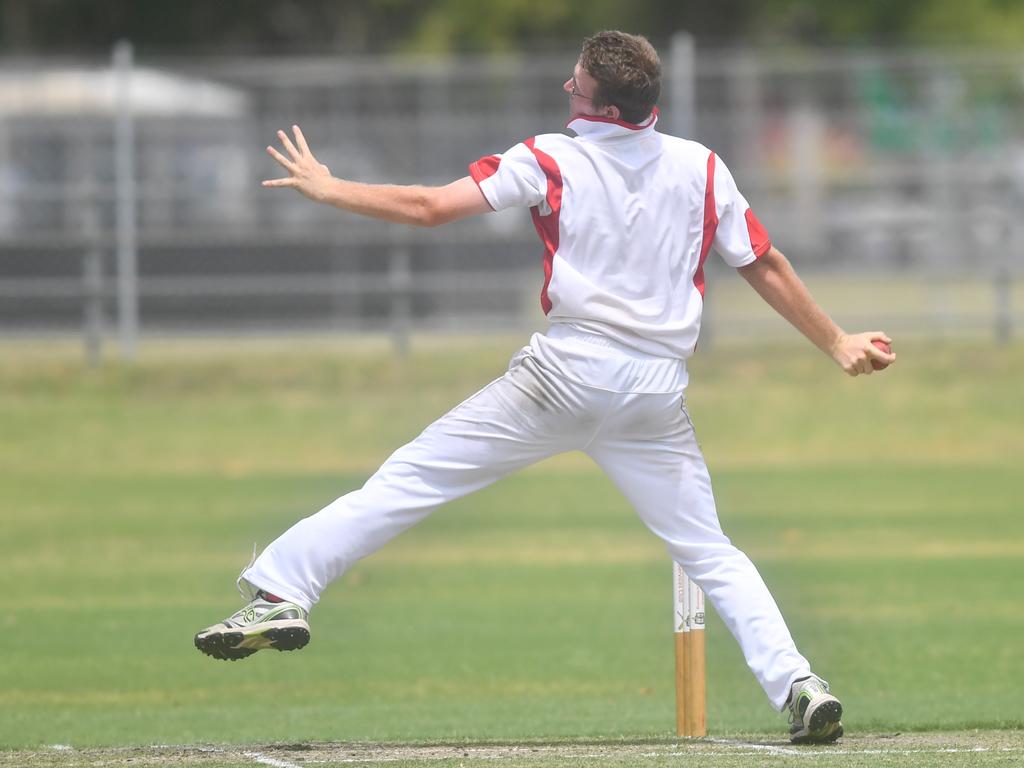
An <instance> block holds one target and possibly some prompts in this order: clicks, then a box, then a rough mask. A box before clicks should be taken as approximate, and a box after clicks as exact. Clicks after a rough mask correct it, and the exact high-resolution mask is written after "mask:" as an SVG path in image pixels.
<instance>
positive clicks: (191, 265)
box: [0, 36, 1024, 355]
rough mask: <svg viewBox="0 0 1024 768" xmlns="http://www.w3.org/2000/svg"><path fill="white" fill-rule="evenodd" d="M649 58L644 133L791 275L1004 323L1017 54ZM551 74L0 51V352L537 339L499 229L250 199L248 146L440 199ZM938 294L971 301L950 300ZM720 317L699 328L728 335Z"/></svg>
mask: <svg viewBox="0 0 1024 768" xmlns="http://www.w3.org/2000/svg"><path fill="white" fill-rule="evenodd" d="M660 49H661V50H662V52H663V55H664V66H665V76H666V92H665V94H664V97H663V100H662V109H661V122H660V127H662V128H663V129H664V130H666V131H667V132H670V133H682V134H685V135H692V136H693V137H695V138H697V139H698V140H701V141H703V142H704V143H706V144H708V145H709V146H712V147H713V148H714V149H715V150H716V152H718V153H719V155H720V156H722V157H724V158H725V159H726V161H727V162H728V163H729V165H730V167H731V168H732V170H733V172H734V175H735V176H736V177H737V179H738V180H739V183H740V186H741V188H742V189H743V190H744V192H745V194H746V196H747V198H748V200H750V202H751V204H752V205H753V207H754V208H755V210H757V211H758V214H759V217H760V218H761V219H762V220H763V221H765V223H766V224H767V226H768V229H769V231H770V232H771V234H772V236H773V240H774V241H775V242H776V243H777V244H778V245H779V246H780V247H781V248H782V249H783V250H784V251H786V252H787V254H788V255H790V257H791V258H792V259H793V260H794V261H795V262H796V263H797V264H798V267H799V269H800V270H801V273H802V274H804V275H810V276H815V275H819V274H820V275H822V276H824V277H827V276H829V275H841V276H842V277H841V278H840V279H842V280H847V281H850V280H857V279H859V278H862V277H865V276H867V277H871V276H875V277H878V278H882V279H883V282H889V283H892V284H903V285H906V286H907V292H908V294H913V293H914V286H915V280H918V281H921V282H923V283H924V284H926V285H932V288H928V289H927V290H931V291H932V296H931V298H928V299H925V300H923V301H921V300H917V298H914V297H913V296H912V297H911V298H912V299H913V300H912V301H910V302H909V303H908V302H907V301H906V300H905V299H906V297H904V298H900V297H896V296H893V297H892V298H891V301H890V303H889V304H884V305H882V304H878V303H877V302H876V303H875V305H873V306H872V308H871V312H872V316H873V317H877V318H878V321H879V323H885V322H887V321H890V320H891V321H895V322H897V323H899V324H906V325H907V327H915V328H920V329H927V328H929V327H931V328H937V329H948V328H956V327H963V328H973V329H976V330H975V332H982V331H983V329H984V332H988V331H989V330H993V332H994V333H995V335H996V336H997V338H1000V339H1006V338H1009V337H1010V336H1011V335H1012V333H1013V331H1014V329H1015V328H1018V327H1020V325H1021V319H1020V317H1019V313H1020V310H1019V307H1020V306H1021V305H1022V303H1024V302H1022V301H1021V299H1020V291H1019V285H1020V281H1021V279H1022V276H1024V265H1022V259H1021V245H1020V244H1021V243H1024V232H1022V229H1021V228H1022V224H1021V217H1020V215H1019V212H1020V210H1021V209H1022V207H1024V81H1022V80H1021V79H1020V76H1019V75H1020V72H1021V71H1022V70H1024V57H1022V56H1020V55H1002V54H996V53H991V52H975V53H969V52H968V53H960V54H949V53H942V52H929V51H902V52H901V51H889V52H865V51H850V52H843V51H828V52H816V51H800V52H772V51H764V52H751V51H735V50H723V51H718V50H698V51H695V49H694V47H693V43H692V40H690V39H688V38H687V37H686V36H678V37H676V38H675V39H674V40H673V41H671V43H670V44H666V45H661V46H660ZM575 57H576V52H575V50H573V49H572V48H571V47H567V48H566V49H565V50H561V51H552V52H550V53H544V54H535V55H529V56H520V57H504V58H496V57H475V58H470V57H465V58H449V59H412V58H405V59H403V58H376V57H356V58H309V59H253V58H234V59H219V60H216V59H207V60H185V59H176V58H161V59H154V60H142V61H133V60H132V57H131V55H130V52H128V51H127V50H126V49H120V50H119V52H118V53H117V55H116V59H117V60H116V62H114V61H113V60H111V61H110V62H97V61H75V60H70V59H65V60H62V61H59V62H31V61H25V60H17V61H15V60H9V59H8V60H5V59H2V58H0V335H3V334H18V335H24V334H26V333H30V332H31V331H32V329H33V328H36V329H43V328H46V329H53V328H55V327H58V328H61V327H62V328H65V329H66V330H67V331H69V332H77V331H78V330H80V329H83V328H84V329H85V330H86V335H89V334H92V335H94V336H95V335H96V334H105V333H106V332H107V330H108V329H109V328H110V327H118V328H119V329H120V336H121V341H122V349H123V350H124V352H125V354H126V355H130V354H131V349H132V345H133V344H134V339H133V337H134V335H135V333H136V332H137V330H136V327H135V319H134V317H133V313H134V312H135V311H136V310H135V309H134V307H137V311H138V322H139V324H140V326H141V328H142V329H144V330H157V329H162V330H173V329H174V328H176V327H184V326H186V325H187V326H188V327H195V326H197V325H198V326H200V327H204V328H206V329H207V330H209V331H211V332H216V331H217V330H218V329H223V328H229V327H230V328H236V327H238V326H239V324H244V323H245V322H250V321H251V322H253V323H254V324H255V325H258V326H260V327H265V326H266V325H267V324H271V323H274V322H280V323H282V324H285V325H289V326H295V325H297V324H298V325H302V324H305V325H307V326H309V327H311V328H315V327H318V326H324V327H332V328H335V327H338V325H339V323H341V324H348V325H350V326H351V327H353V328H359V327H365V326H366V325H367V324H374V323H379V322H382V321H383V322H386V323H387V322H390V323H392V325H393V326H394V327H395V328H398V329H405V328H408V327H412V326H416V327H418V326H424V327H426V326H438V325H445V326H453V325H454V326H458V325H459V324H460V323H462V324H464V325H467V326H470V325H472V326H474V327H475V326H477V325H479V318H481V317H482V316H484V315H485V314H486V313H488V312H489V313H490V316H491V317H492V319H493V321H494V323H495V324H496V325H498V326H504V327H513V326H517V327H519V326H533V325H536V324H537V323H538V321H539V320H540V319H541V318H540V315H539V309H538V308H537V302H536V292H537V290H539V285H540V279H541V278H540V274H539V269H538V262H539V246H538V244H537V243H536V240H535V236H534V235H533V229H532V226H531V224H530V222H529V218H528V216H527V215H526V214H525V213H523V212H513V213H509V212H506V213H502V214H494V215H491V216H485V217H479V218H478V219H475V220H471V221H468V222H460V223H458V224H456V225H452V226H450V227H446V228H443V229H442V230H439V231H436V232H435V231H429V232H412V231H407V230H404V229H402V228H398V227H395V226H392V225H385V224H380V223H378V222H366V221H361V220H358V219H356V218H355V217H351V216H347V215H344V214H340V213H339V212H337V211H334V210H332V209H328V208H326V207H322V206H315V205H312V204H310V203H308V202H307V201H304V200H302V199H300V198H299V197H298V196H294V195H287V194H281V193H279V192H278V193H274V192H270V191H267V190H262V189H261V188H260V187H259V180H260V179H261V178H263V177H264V176H266V175H268V174H271V173H275V167H274V166H273V163H272V162H271V161H270V160H269V159H268V158H266V157H265V156H264V154H263V152H262V148H263V147H264V146H265V145H266V143H267V142H268V141H269V140H271V139H272V137H273V133H274V130H275V129H276V128H278V127H280V126H285V125H289V124H291V123H292V122H300V123H301V124H302V125H303V126H304V128H305V131H306V134H307V136H309V137H310V138H311V141H313V142H314V148H315V149H316V150H317V151H318V154H319V156H320V157H321V159H322V160H323V161H324V162H325V163H327V164H328V165H329V166H330V167H331V168H332V169H334V171H335V172H336V173H338V174H340V175H345V176H347V177H349V178H355V179H360V180H371V181H394V182H421V183H442V182H447V181H450V180H451V179H452V178H455V177H457V176H459V175H462V174H463V173H465V166H466V164H467V163H468V162H471V161H473V160H475V159H476V158H477V157H479V156H481V155H484V154H490V153H493V152H496V151H502V150H503V149H504V148H505V147H507V146H509V145H511V144H512V143H514V142H515V141H518V140H521V139H523V138H525V137H527V136H529V135H532V134H533V133H537V132H543V131H551V130H559V129H560V128H561V126H562V125H563V124H564V120H565V109H566V105H565V96H564V94H563V93H562V92H561V89H560V86H561V83H562V82H563V81H564V78H565V76H566V74H567V73H568V72H569V71H570V70H571V67H572V64H573V63H574V61H575ZM136 270H137V276H134V272H135V271H136ZM936 276H938V277H936ZM950 276H953V277H952V278H950ZM929 281H932V282H929ZM936 281H938V282H939V283H941V282H943V281H948V282H950V284H952V285H956V284H959V285H965V284H972V285H984V286H986V287H985V288H984V290H981V291H980V292H978V295H977V296H976V297H975V299H974V300H973V301H974V304H972V306H971V307H970V308H969V309H960V308H958V307H957V304H956V302H951V301H949V300H948V297H949V295H950V293H949V291H947V290H946V288H944V287H937V283H936ZM943 284H944V283H943ZM218 300H219V301H220V304H219V305H218V304H217V302H218ZM979 302H980V303H979ZM840 303H841V302H840ZM933 305H934V306H933ZM198 306H201V307H202V311H201V312H197V311H196V307H198ZM726 306H731V305H729V304H728V302H726ZM936 306H937V307H939V310H936V309H935V308H934V307H936ZM76 308H77V311H76ZM721 310H722V307H721V306H719V307H716V308H714V311H712V310H709V312H708V323H709V325H711V324H714V326H715V329H716V330H714V333H715V334H716V335H718V336H726V335H728V334H730V333H747V332H749V331H747V330H744V327H745V326H744V323H743V322H732V320H731V319H730V317H728V316H726V315H725V314H724V313H723V311H721ZM836 311H837V312H838V313H840V314H841V313H842V312H844V311H845V310H844V309H843V308H842V307H839V308H838V309H837V310H836ZM737 312H739V314H738V315H736V317H742V311H741V310H739V309H737ZM114 318H117V319H118V321H119V322H118V323H117V324H114V323H112V322H111V321H112V320H113V319H114ZM467 318H471V319H468V320H466V319H467ZM937 318H940V319H937ZM957 318H960V320H958V319H957ZM774 327H775V326H774V325H773V324H771V323H769V324H767V325H765V326H764V328H774ZM401 333H405V331H404V330H402V331H401ZM402 343H404V342H402ZM90 344H91V345H93V346H95V345H96V344H98V341H97V340H96V339H95V338H94V339H92V340H91V341H90Z"/></svg>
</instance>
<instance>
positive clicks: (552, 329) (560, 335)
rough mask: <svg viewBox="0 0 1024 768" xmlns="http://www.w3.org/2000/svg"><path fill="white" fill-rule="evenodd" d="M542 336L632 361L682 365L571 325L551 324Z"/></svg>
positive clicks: (670, 358)
mask: <svg viewBox="0 0 1024 768" xmlns="http://www.w3.org/2000/svg"><path fill="white" fill-rule="evenodd" d="M544 335H545V336H547V337H549V338H552V339H568V340H572V341H581V342H583V343H584V344H592V345H593V346H595V347H604V348H605V349H611V350H614V351H616V352H618V353H620V354H623V355H626V356H627V357H631V358H633V359H634V360H650V361H657V360H667V361H671V362H673V363H680V364H681V363H682V361H681V360H679V359H678V358H675V357H663V356H661V355H652V354H650V353H648V352H643V351H641V350H639V349H637V348H636V347H631V346H629V345H628V344H623V343H622V342H621V341H616V340H615V339H612V338H609V337H608V336H604V335H602V334H600V333H591V332H590V331H584V330H582V329H581V328H578V327H577V326H575V325H573V324H571V323H552V324H551V325H550V326H549V327H548V330H547V332H546V333H545V334H544Z"/></svg>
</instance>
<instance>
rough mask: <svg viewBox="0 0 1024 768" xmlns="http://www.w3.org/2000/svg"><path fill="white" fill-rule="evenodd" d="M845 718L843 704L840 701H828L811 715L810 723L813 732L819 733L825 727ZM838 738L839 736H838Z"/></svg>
mask: <svg viewBox="0 0 1024 768" xmlns="http://www.w3.org/2000/svg"><path fill="white" fill-rule="evenodd" d="M842 719H843V705H842V704H840V703H839V702H838V701H826V702H825V703H824V704H822V705H821V706H820V707H818V708H817V709H816V710H814V714H813V715H811V722H810V723H809V726H810V731H811V733H818V732H819V731H821V730H822V729H823V728H826V727H828V726H829V725H832V724H833V723H838V722H839V721H840V720H842ZM836 738H838V737H836Z"/></svg>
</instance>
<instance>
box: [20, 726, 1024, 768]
mask: <svg viewBox="0 0 1024 768" xmlns="http://www.w3.org/2000/svg"><path fill="white" fill-rule="evenodd" d="M808 758H811V759H813V764H814V765H822V764H825V765H859V764H862V761H866V762H864V763H863V764H884V765H949V766H953V765H975V764H979V765H980V764H984V765H1004V764H1005V765H1013V764H1019V763H1021V762H1024V732H1021V731H957V732H950V731H943V732H926V733H894V734H864V735H854V736H850V737H846V738H843V739H842V740H840V741H839V742H838V743H837V744H834V745H829V746H821V747H794V746H793V745H791V744H789V743H788V742H787V741H784V740H781V739H774V738H763V737H759V736H757V735H752V736H749V737H743V736H738V737H730V738H708V739H701V740H697V741H692V742H687V741H633V742H609V741H589V742H587V741H580V742H556V743H552V742H535V743H534V742H520V743H514V744H512V743H506V744H499V743H474V744H365V743H326V742H325V743H321V742H313V743H303V744H262V745H250V746H238V745H197V746H163V745H158V746H148V747H113V748H89V749H75V748H73V747H70V746H67V745H51V746H49V747H45V748H43V749H39V750H21V751H12V752H0V765H2V766H11V767H12V768H14V767H15V766H17V767H18V768H37V767H38V768H43V767H44V766H53V767H54V768H56V766H67V767H68V768H80V767H81V768H85V767H86V766H88V767H89V768H94V767H97V768H98V767H99V766H133V768H169V767H171V766H206V767H207V768H227V767H228V766H261V765H262V766H274V767H275V768H305V767H306V766H332V765H335V766H342V765H354V766H360V765H363V766H368V765H377V764H388V765H423V766H430V765H449V764H450V765H461V766H472V765H483V764H492V763H499V764H504V765H506V766H513V765H515V766H519V765H523V766H536V768H541V766H549V765H550V766H563V765H580V766H582V765H606V766H607V765H637V766H654V765H667V764H673V765H690V764H693V765H697V764H700V765H706V764H711V765H716V766H731V765H737V766H738V765H754V764H756V765H792V764H805V763H806V764H810V762H809V761H808Z"/></svg>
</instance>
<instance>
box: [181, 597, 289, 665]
mask: <svg viewBox="0 0 1024 768" xmlns="http://www.w3.org/2000/svg"><path fill="white" fill-rule="evenodd" d="M306 618H307V614H306V611H304V610H303V609H302V608H301V607H299V606H298V605H296V604H295V603H290V602H288V601H287V600H281V599H279V598H276V597H273V596H272V595H267V593H266V592H263V591H262V590H257V591H256V593H255V594H254V595H253V597H252V599H251V600H250V601H249V602H248V603H247V604H246V605H244V606H242V608H241V609H239V610H238V611H237V612H236V613H234V614H232V615H231V616H230V617H228V618H226V619H224V621H222V622H219V623H217V624H214V625H213V626H212V627H207V628H206V629H204V630H203V631H202V632H200V633H199V634H197V635H196V639H195V643H196V648H198V649H199V650H200V651H202V652H203V653H205V654H206V655H207V656H212V657H213V658H215V659H224V660H226V661H237V660H238V659H244V658H245V657H246V656H251V655H252V654H254V653H256V651H260V650H264V649H271V648H273V649H276V650H278V651H295V650H298V649H299V648H303V647H305V645H306V644H307V643H308V642H309V624H308V623H306Z"/></svg>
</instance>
